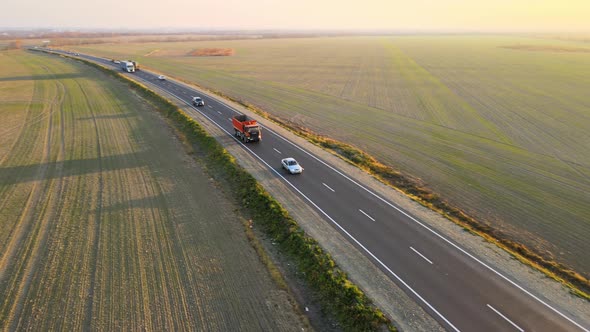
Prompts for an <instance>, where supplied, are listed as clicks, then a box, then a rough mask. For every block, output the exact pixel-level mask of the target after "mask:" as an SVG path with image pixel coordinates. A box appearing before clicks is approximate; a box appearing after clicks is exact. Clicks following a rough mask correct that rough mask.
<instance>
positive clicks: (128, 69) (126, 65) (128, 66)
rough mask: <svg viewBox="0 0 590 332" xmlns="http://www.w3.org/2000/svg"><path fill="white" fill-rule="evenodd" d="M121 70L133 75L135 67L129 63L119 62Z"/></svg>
mask: <svg viewBox="0 0 590 332" xmlns="http://www.w3.org/2000/svg"><path fill="white" fill-rule="evenodd" d="M121 69H123V71H126V72H128V73H135V66H134V65H133V62H131V61H121Z"/></svg>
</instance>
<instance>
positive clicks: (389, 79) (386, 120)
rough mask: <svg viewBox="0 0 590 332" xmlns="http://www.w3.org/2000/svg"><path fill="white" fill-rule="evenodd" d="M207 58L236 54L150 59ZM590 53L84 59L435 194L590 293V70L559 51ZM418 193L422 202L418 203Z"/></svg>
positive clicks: (242, 46) (289, 49) (410, 44)
mask: <svg viewBox="0 0 590 332" xmlns="http://www.w3.org/2000/svg"><path fill="white" fill-rule="evenodd" d="M507 45H508V46H509V45H526V47H524V48H526V49H527V51H523V47H519V48H518V49H514V48H506V47H505V46H507ZM196 48H233V49H235V50H236V54H235V55H234V56H232V57H202V58H201V57H188V56H184V57H183V56H174V57H172V56H170V57H166V56H160V57H143V55H145V54H148V53H149V52H150V50H153V49H160V50H166V51H167V52H170V53H173V54H177V55H178V54H186V53H187V52H189V51H190V50H193V49H196ZM585 48H587V45H586V44H584V43H583V42H581V41H578V40H576V39H574V40H563V39H550V38H543V39H539V38H530V37H516V36H497V37H496V36H445V37H442V36H434V37H430V36H402V37H338V38H307V39H305V38H302V39H276V40H236V41H207V42H189V43H167V44H154V45H147V44H125V45H101V46H100V47H93V46H92V45H88V46H85V47H80V48H78V50H80V51H82V52H88V53H92V54H97V55H104V56H107V57H112V58H129V57H134V58H136V59H138V60H139V61H140V62H142V64H144V65H146V66H147V67H150V68H153V69H156V70H158V71H161V72H164V73H166V74H168V75H171V76H175V77H178V78H180V79H183V80H185V81H187V82H193V83H196V84H198V85H200V86H202V87H203V88H206V89H209V90H212V91H215V92H216V93H219V94H221V95H224V96H227V97H229V98H231V99H233V100H236V101H239V102H242V103H243V104H246V105H249V106H251V107H253V108H254V109H257V110H260V111H262V112H266V113H268V115H269V117H271V118H273V119H275V120H276V121H278V122H281V123H284V124H288V125H289V126H292V127H293V128H295V129H301V128H303V129H304V131H307V132H309V133H311V135H312V136H313V135H316V136H317V137H323V138H329V139H331V140H334V141H337V142H344V143H345V144H346V145H347V146H351V147H353V148H354V150H355V151H363V153H365V154H366V155H369V156H372V158H373V159H375V160H378V161H379V163H380V164H382V165H384V167H386V168H391V169H394V170H396V171H395V172H394V173H396V172H399V173H400V174H403V175H404V176H405V177H407V178H409V179H415V180H416V183H417V185H415V187H416V188H422V189H424V188H428V189H427V190H425V191H424V192H422V193H421V194H420V195H424V197H425V198H426V200H424V203H423V204H430V205H432V206H433V207H435V208H436V209H438V210H440V211H444V212H443V213H444V214H447V215H449V216H451V215H453V216H451V217H452V219H455V220H457V219H459V220H463V221H461V223H462V224H464V225H469V227H470V228H472V229H473V230H474V231H477V232H480V233H482V234H484V233H485V234H486V235H484V236H487V237H489V239H490V240H491V241H495V242H498V243H500V244H501V245H503V246H506V247H508V248H511V249H510V250H512V252H514V253H518V255H520V256H519V257H526V258H527V259H529V260H531V261H532V262H534V263H533V264H537V265H539V267H540V268H541V269H545V271H546V272H548V273H549V274H552V275H553V277H554V278H556V279H563V280H566V282H570V283H572V284H574V285H576V286H577V287H579V288H581V289H584V290H585V291H586V292H588V278H589V276H590V256H588V255H584V254H583V253H585V252H590V242H589V241H587V239H588V238H590V222H589V220H590V198H589V197H588V192H590V146H589V145H588V144H589V143H588V142H590V136H589V134H588V133H590V118H589V117H588V114H587V106H588V103H589V102H590V100H589V99H588V98H589V97H588V96H589V95H588V94H587V93H586V92H587V91H588V89H589V88H590V73H589V72H588V68H589V67H588V64H589V63H590V58H589V55H588V53H586V52H577V51H576V52H565V51H559V50H578V49H585ZM540 50H543V51H540ZM336 150H342V149H341V148H337V149H336ZM337 152H342V151H337ZM346 153H348V152H346ZM346 153H345V154H346ZM358 155H360V152H355V153H354V154H353V159H355V158H356V156H358ZM361 164H362V163H361ZM361 166H362V165H361ZM373 172H374V173H379V172H378V171H373ZM387 177H388V175H387V176H385V180H387ZM401 189H402V190H404V189H403V188H401ZM414 191H415V190H410V191H409V192H408V194H410V195H414V196H416V197H418V196H419V195H417V194H415V193H414ZM431 199H435V201H436V202H433V201H432V200H431ZM421 200H422V198H421ZM438 201H441V202H443V203H444V206H442V205H440V204H441V203H438ZM450 209H454V211H456V212H453V213H450V212H449V211H450ZM492 238H493V239H492Z"/></svg>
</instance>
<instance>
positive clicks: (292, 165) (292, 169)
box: [281, 158, 303, 174]
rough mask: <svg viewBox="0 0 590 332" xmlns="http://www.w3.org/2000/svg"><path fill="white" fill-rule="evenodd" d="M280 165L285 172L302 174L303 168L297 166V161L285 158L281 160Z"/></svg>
mask: <svg viewBox="0 0 590 332" xmlns="http://www.w3.org/2000/svg"><path fill="white" fill-rule="evenodd" d="M281 165H283V168H284V169H286V170H287V171H289V173H291V174H301V173H303V167H301V165H299V163H298V162H297V160H295V159H293V158H285V159H283V160H281Z"/></svg>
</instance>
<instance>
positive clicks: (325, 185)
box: [322, 182, 336, 193]
mask: <svg viewBox="0 0 590 332" xmlns="http://www.w3.org/2000/svg"><path fill="white" fill-rule="evenodd" d="M322 184H323V185H324V187H326V188H328V189H330V190H331V191H332V192H333V193H335V192H336V190H334V189H332V188H330V186H328V185H327V184H325V183H323V182H322Z"/></svg>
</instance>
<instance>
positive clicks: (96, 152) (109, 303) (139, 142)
mask: <svg viewBox="0 0 590 332" xmlns="http://www.w3.org/2000/svg"><path fill="white" fill-rule="evenodd" d="M236 210H237V208H236V206H234V205H233V204H232V203H231V202H229V201H228V200H227V199H226V198H225V197H224V196H223V194H222V193H221V192H220V191H219V190H218V189H217V188H216V186H215V183H213V182H212V181H211V180H210V178H209V177H208V176H207V175H206V174H205V173H204V171H203V170H202V169H201V168H200V166H199V165H198V164H197V163H196V162H195V161H194V160H192V159H191V158H190V157H189V156H187V155H186V153H185V151H184V149H183V147H182V145H181V143H180V142H178V141H177V140H176V138H175V136H174V135H173V133H172V132H171V131H170V129H169V128H168V127H167V126H166V124H165V122H164V121H163V120H162V119H160V118H159V116H158V115H157V113H156V112H155V110H154V109H153V108H152V107H151V106H150V105H149V104H147V103H146V102H145V101H143V100H142V99H140V98H139V97H137V96H135V95H133V94H131V93H130V92H129V89H128V88H127V87H125V86H124V85H122V84H120V83H118V82H116V81H114V80H112V79H110V78H108V77H106V76H104V75H103V74H101V73H99V72H97V71H96V70H94V69H91V68H89V67H87V66H83V65H80V64H77V63H75V62H73V61H68V60H62V59H58V58H56V57H49V56H43V55H37V54H29V53H24V52H20V51H19V52H3V53H2V56H0V330H21V331H22V330H33V331H47V330H64V331H76V330H88V329H92V330H106V331H113V330H124V331H131V330H134V331H137V330H153V331H164V330H173V331H177V330H207V331H237V330H251V331H258V330H266V331H278V330H299V331H301V328H302V327H306V326H305V325H304V322H303V321H302V320H301V319H300V317H299V316H298V314H297V313H296V310H295V309H294V308H293V306H292V305H291V303H292V300H291V299H290V298H289V296H288V295H287V293H286V291H284V290H282V289H280V288H279V287H278V286H277V285H276V284H275V283H274V281H273V280H272V279H271V277H270V275H269V273H268V271H267V270H266V269H265V267H264V265H263V264H262V263H261V262H260V260H259V258H258V256H257V254H256V253H255V251H254V250H253V248H252V247H251V246H250V244H249V242H248V240H247V238H246V236H245V233H244V228H243V224H242V222H241V218H240V216H239V215H237V214H236V213H235V211H236Z"/></svg>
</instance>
